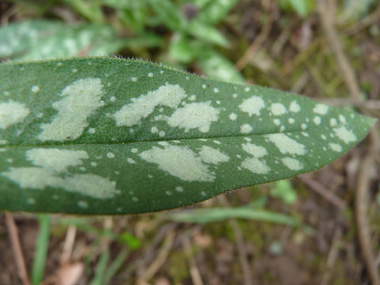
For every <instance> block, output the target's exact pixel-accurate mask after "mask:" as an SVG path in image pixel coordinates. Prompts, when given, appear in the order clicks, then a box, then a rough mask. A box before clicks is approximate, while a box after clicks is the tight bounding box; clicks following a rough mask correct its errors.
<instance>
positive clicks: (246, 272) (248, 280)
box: [219, 195, 253, 285]
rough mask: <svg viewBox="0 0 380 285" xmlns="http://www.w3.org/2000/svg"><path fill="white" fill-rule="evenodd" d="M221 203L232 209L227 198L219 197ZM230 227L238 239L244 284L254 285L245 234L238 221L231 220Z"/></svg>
mask: <svg viewBox="0 0 380 285" xmlns="http://www.w3.org/2000/svg"><path fill="white" fill-rule="evenodd" d="M219 198H220V201H221V202H222V204H223V205H224V206H225V207H230V204H229V203H228V201H227V199H226V197H225V196H222V195H221V196H219ZM230 225H231V227H232V230H233V231H234V235H235V238H236V246H237V250H238V253H239V261H240V265H241V268H242V271H243V278H244V284H245V285H252V284H253V281H252V274H251V270H250V267H249V262H248V259H247V255H246V250H245V245H244V238H243V234H242V232H241V229H240V227H239V225H238V223H237V221H236V219H232V218H231V219H230Z"/></svg>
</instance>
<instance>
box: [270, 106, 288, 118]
mask: <svg viewBox="0 0 380 285" xmlns="http://www.w3.org/2000/svg"><path fill="white" fill-rule="evenodd" d="M270 110H271V112H272V114H273V115H275V116H280V115H283V114H286V113H287V111H286V108H285V106H284V105H283V104H281V103H273V104H272V105H271V106H270Z"/></svg>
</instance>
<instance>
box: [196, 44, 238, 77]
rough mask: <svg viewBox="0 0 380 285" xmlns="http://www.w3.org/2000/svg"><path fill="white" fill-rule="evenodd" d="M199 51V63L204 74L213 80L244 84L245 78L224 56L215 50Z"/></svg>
mask: <svg viewBox="0 0 380 285" xmlns="http://www.w3.org/2000/svg"><path fill="white" fill-rule="evenodd" d="M194 50H197V51H199V57H198V63H199V65H200V66H201V68H202V70H203V72H204V73H205V74H206V75H207V76H208V77H209V78H213V79H219V80H223V81H227V82H233V83H244V78H243V76H242V75H241V74H240V72H239V71H238V70H237V69H236V68H235V66H234V65H233V64H232V63H231V62H230V61H229V60H228V59H227V58H225V57H224V56H223V55H221V54H220V53H219V52H217V51H215V50H213V49H210V48H209V49H206V48H204V49H203V52H201V50H200V49H199V48H198V49H194Z"/></svg>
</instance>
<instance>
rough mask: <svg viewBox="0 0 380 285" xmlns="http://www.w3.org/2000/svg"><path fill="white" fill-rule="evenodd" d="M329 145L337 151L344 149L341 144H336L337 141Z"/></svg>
mask: <svg viewBox="0 0 380 285" xmlns="http://www.w3.org/2000/svg"><path fill="white" fill-rule="evenodd" d="M329 146H330V148H331V149H332V150H333V151H336V152H341V151H342V146H341V145H339V144H336V143H329Z"/></svg>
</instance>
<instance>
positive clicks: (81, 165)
mask: <svg viewBox="0 0 380 285" xmlns="http://www.w3.org/2000/svg"><path fill="white" fill-rule="evenodd" d="M373 122H374V120H373V119H370V118H367V117H364V116H362V115H360V114H357V113H355V112H352V111H350V110H344V109H338V108H334V107H330V106H327V105H324V104H320V103H318V102H315V101H312V100H310V99H307V98H305V97H302V96H298V95H294V94H290V93H286V92H281V91H276V90H272V89H268V88H265V87H260V86H244V85H237V84H230V83H224V82H219V81H214V80H208V79H205V78H201V77H197V76H194V75H190V74H185V73H182V72H178V71H175V70H172V69H169V68H166V67H164V66H160V65H155V64H151V63H147V62H141V61H131V60H122V59H117V58H77V59H67V60H63V59H62V60H50V61H41V62H29V63H7V64H1V65H0V143H1V148H0V209H3V210H12V211H19V210H22V211H41V212H64V213H80V214H130V213H143V212H150V211H158V210H164V209H172V208H176V207H181V206H185V205H190V204H193V203H196V202H199V201H203V200H205V199H208V198H210V197H213V196H215V195H218V194H220V193H223V192H225V191H227V190H230V189H235V188H239V187H243V186H247V185H254V184H260V183H265V182H269V181H275V180H279V179H283V178H288V177H291V176H294V175H297V174H300V173H304V172H308V171H312V170H315V169H318V168H320V167H322V166H324V165H326V164H328V163H330V162H331V161H333V160H335V159H337V158H338V157H340V156H342V155H343V154H344V153H346V152H347V151H348V150H349V149H350V148H352V147H353V146H354V145H355V144H356V143H358V142H359V141H360V140H361V139H363V138H364V137H365V135H366V134H367V132H368V130H369V128H370V127H371V126H372V124H373Z"/></svg>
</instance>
